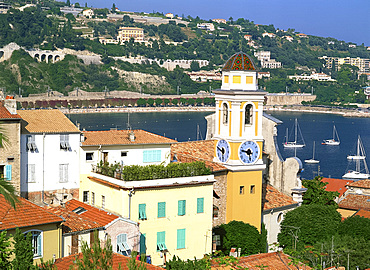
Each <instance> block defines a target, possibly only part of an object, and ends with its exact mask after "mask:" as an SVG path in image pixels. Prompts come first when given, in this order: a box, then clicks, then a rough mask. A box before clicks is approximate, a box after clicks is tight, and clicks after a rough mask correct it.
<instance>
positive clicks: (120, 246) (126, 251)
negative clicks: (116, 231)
mask: <svg viewBox="0 0 370 270" xmlns="http://www.w3.org/2000/svg"><path fill="white" fill-rule="evenodd" d="M117 252H118V253H120V254H122V255H125V256H128V255H130V254H131V247H130V246H129V244H128V243H127V234H126V233H122V234H120V235H118V236H117Z"/></svg>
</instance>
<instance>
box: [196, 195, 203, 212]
mask: <svg viewBox="0 0 370 270" xmlns="http://www.w3.org/2000/svg"><path fill="white" fill-rule="evenodd" d="M197 213H198V214H199V213H204V198H198V199H197Z"/></svg>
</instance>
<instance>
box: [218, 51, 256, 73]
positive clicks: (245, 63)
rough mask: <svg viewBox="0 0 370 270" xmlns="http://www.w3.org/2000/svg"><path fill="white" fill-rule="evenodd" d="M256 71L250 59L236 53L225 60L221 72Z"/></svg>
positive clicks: (243, 54)
mask: <svg viewBox="0 0 370 270" xmlns="http://www.w3.org/2000/svg"><path fill="white" fill-rule="evenodd" d="M234 70H235V71H242V70H256V66H255V65H254V63H253V61H252V59H251V58H250V57H249V56H248V55H247V54H245V53H243V52H238V53H236V54H234V55H233V56H231V57H230V58H229V60H227V62H226V64H225V65H224V67H223V68H222V71H234Z"/></svg>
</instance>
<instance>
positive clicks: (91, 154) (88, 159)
mask: <svg viewBox="0 0 370 270" xmlns="http://www.w3.org/2000/svg"><path fill="white" fill-rule="evenodd" d="M86 160H87V161H91V160H94V152H89V153H86Z"/></svg>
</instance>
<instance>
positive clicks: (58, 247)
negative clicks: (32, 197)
mask: <svg viewBox="0 0 370 270" xmlns="http://www.w3.org/2000/svg"><path fill="white" fill-rule="evenodd" d="M0 209H1V211H0V220H1V223H0V231H4V230H6V231H7V233H8V235H14V234H15V230H16V228H19V229H20V230H21V231H22V232H23V233H24V234H27V233H29V232H30V233H31V234H32V245H33V248H34V250H33V252H34V262H36V263H40V261H41V259H42V260H43V261H44V262H45V261H48V260H52V259H58V258H60V257H61V251H62V229H61V223H62V221H63V219H62V218H61V217H59V216H57V215H55V214H52V213H50V212H48V211H47V210H45V209H43V208H42V207H40V206H37V205H35V204H33V203H31V202H29V201H27V200H26V199H23V198H19V202H18V203H17V205H16V209H14V208H13V207H12V206H11V205H10V204H9V203H8V202H7V201H6V200H5V199H4V196H3V195H0Z"/></svg>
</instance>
